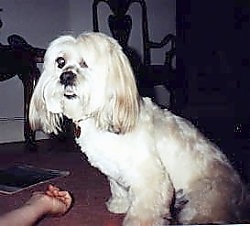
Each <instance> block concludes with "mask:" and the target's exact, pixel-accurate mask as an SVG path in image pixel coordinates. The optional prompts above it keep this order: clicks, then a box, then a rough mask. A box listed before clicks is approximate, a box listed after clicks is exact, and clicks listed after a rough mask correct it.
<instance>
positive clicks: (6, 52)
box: [0, 35, 45, 145]
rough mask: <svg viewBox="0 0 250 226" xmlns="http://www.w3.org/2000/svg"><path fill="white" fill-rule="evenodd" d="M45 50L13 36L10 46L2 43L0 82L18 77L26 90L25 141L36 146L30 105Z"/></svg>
mask: <svg viewBox="0 0 250 226" xmlns="http://www.w3.org/2000/svg"><path fill="white" fill-rule="evenodd" d="M44 54H45V50H44V49H39V48H34V47H32V46H31V45H29V44H28V43H27V42H26V41H25V40H24V39H23V38H22V37H20V36H18V35H11V36H9V37H8V45H2V44H1V43H0V62H1V63H0V82H1V81H5V80H8V79H10V78H12V77H14V76H18V78H19V79H20V80H21V82H22V84H23V89H24V139H25V142H26V143H27V144H28V145H32V144H34V140H35V133H34V132H33V131H32V130H31V128H30V125H29V103H30V99H31V96H32V93H33V90H34V87H35V84H36V81H37V79H38V78H39V76H40V71H39V69H38V67H37V63H42V62H43V56H44Z"/></svg>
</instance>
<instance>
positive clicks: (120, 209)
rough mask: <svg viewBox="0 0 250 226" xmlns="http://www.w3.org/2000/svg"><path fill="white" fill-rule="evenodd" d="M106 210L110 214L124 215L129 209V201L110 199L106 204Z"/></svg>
mask: <svg viewBox="0 0 250 226" xmlns="http://www.w3.org/2000/svg"><path fill="white" fill-rule="evenodd" d="M106 206H107V208H108V210H109V211H110V212H112V213H126V212H127V211H128V208H129V201H128V200H127V199H118V198H112V197H111V198H110V199H109V200H108V201H107V202H106Z"/></svg>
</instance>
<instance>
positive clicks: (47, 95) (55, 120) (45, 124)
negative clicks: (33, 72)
mask: <svg viewBox="0 0 250 226" xmlns="http://www.w3.org/2000/svg"><path fill="white" fill-rule="evenodd" d="M48 73H49V72H48V71H47V69H46V67H44V71H43V73H42V75H41V77H40V79H39V81H38V83H37V85H36V87H35V90H34V93H33V95H32V98H31V101H30V108H29V122H30V126H31V128H32V129H33V130H38V129H41V130H43V131H44V132H45V133H55V134H57V133H58V131H60V124H61V118H62V113H61V112H62V110H61V106H60V101H59V99H58V98H59V94H58V93H56V92H55V91H56V89H55V87H53V82H52V80H51V78H50V77H49V74H48Z"/></svg>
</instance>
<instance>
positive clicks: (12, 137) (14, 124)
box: [0, 117, 48, 143]
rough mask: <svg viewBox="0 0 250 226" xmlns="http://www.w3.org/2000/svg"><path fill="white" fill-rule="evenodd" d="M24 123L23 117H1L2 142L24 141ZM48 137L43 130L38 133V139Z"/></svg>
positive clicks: (0, 135) (0, 139)
mask: <svg viewBox="0 0 250 226" xmlns="http://www.w3.org/2000/svg"><path fill="white" fill-rule="evenodd" d="M23 124H24V118H23V117H14V118H0V143H10V142H21V141H24V130H23ZM47 138H48V137H47V136H46V135H45V134H44V133H42V132H37V133H36V139H38V140H40V139H47Z"/></svg>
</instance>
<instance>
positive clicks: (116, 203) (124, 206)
mask: <svg viewBox="0 0 250 226" xmlns="http://www.w3.org/2000/svg"><path fill="white" fill-rule="evenodd" d="M109 183H110V191H111V194H112V196H111V197H110V199H109V200H108V202H107V203H106V205H107V208H108V210H109V211H110V212H112V213H126V212H127V210H128V207H129V205H130V202H129V198H128V191H127V189H126V188H124V187H122V186H121V185H120V184H118V183H117V182H116V181H115V180H113V179H111V178H109Z"/></svg>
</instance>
